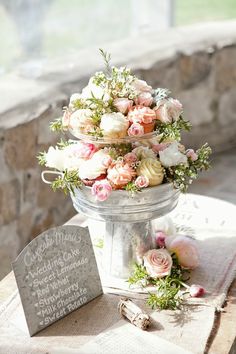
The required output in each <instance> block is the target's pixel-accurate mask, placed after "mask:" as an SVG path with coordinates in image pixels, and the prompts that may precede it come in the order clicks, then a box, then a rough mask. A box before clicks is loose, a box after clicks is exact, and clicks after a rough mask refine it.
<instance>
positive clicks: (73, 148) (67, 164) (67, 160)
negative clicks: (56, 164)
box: [63, 143, 84, 171]
mask: <svg viewBox="0 0 236 354" xmlns="http://www.w3.org/2000/svg"><path fill="white" fill-rule="evenodd" d="M79 144H80V143H78V144H71V145H68V146H66V147H65V148H64V149H63V152H64V169H67V170H70V171H72V170H78V168H79V167H80V165H81V164H82V162H83V161H84V159H82V158H80V157H79V154H78V147H77V146H78V145H79Z"/></svg>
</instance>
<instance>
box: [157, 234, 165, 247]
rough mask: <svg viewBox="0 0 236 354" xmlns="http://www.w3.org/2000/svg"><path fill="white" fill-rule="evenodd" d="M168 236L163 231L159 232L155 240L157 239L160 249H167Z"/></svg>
mask: <svg viewBox="0 0 236 354" xmlns="http://www.w3.org/2000/svg"><path fill="white" fill-rule="evenodd" d="M166 237H167V235H166V234H165V233H164V232H163V231H157V233H156V235H155V238H156V244H157V245H158V246H159V247H161V248H162V247H165V245H166V244H165V239H166Z"/></svg>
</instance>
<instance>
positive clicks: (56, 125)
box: [49, 118, 63, 132]
mask: <svg viewBox="0 0 236 354" xmlns="http://www.w3.org/2000/svg"><path fill="white" fill-rule="evenodd" d="M49 127H50V129H51V131H53V132H62V131H63V126H62V119H61V118H57V119H55V120H54V121H53V122H51V123H50V125H49Z"/></svg>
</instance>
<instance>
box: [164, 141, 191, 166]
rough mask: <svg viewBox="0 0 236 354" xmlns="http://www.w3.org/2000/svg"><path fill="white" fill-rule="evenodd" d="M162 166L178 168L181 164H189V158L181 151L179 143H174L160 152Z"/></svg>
mask: <svg viewBox="0 0 236 354" xmlns="http://www.w3.org/2000/svg"><path fill="white" fill-rule="evenodd" d="M159 156H160V161H161V164H162V165H163V166H164V167H171V166H176V165H179V164H181V163H183V164H187V163H188V159H187V156H186V155H184V154H182V152H180V151H179V147H178V142H177V141H174V142H173V143H171V144H170V145H169V146H168V147H167V148H166V149H164V150H163V151H160V152H159Z"/></svg>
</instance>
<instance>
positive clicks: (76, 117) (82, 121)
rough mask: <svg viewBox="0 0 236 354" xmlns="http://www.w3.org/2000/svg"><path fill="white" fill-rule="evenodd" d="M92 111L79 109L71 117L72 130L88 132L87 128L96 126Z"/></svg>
mask: <svg viewBox="0 0 236 354" xmlns="http://www.w3.org/2000/svg"><path fill="white" fill-rule="evenodd" d="M91 116H92V111H91V109H78V110H77V111H75V112H74V113H72V115H71V116H70V128H71V129H72V130H74V131H75V132H86V131H85V130H86V128H88V127H91V129H92V127H93V126H94V124H93V120H92V118H91Z"/></svg>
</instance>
